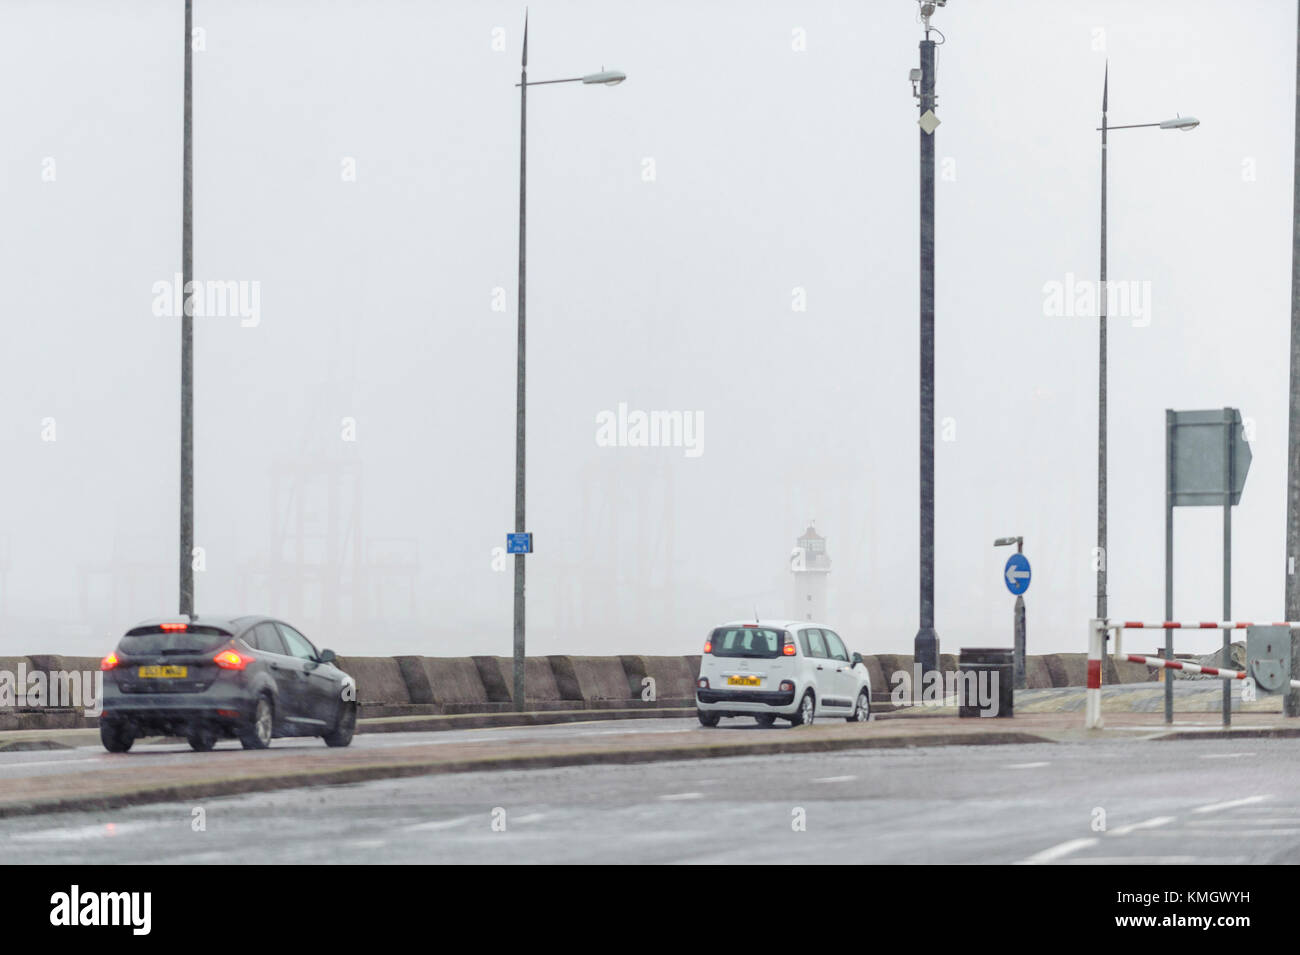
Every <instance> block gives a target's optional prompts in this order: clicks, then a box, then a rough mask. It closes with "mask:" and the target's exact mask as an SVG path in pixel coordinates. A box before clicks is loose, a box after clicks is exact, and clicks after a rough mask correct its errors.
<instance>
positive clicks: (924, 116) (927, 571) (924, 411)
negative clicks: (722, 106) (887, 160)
mask: <svg viewBox="0 0 1300 955" xmlns="http://www.w3.org/2000/svg"><path fill="white" fill-rule="evenodd" d="M946 3H947V0H921V19H922V21H923V22H924V25H925V38H924V39H923V40H921V44H920V47H921V68H920V69H919V70H913V71H912V81H913V84H914V85H913V93H914V95H915V96H916V98H917V100H918V103H919V106H920V114H921V115H920V119H919V120H918V125H919V126H920V127H921V177H920V178H921V262H920V275H921V288H920V293H921V294H920V300H921V310H920V311H921V314H920V327H921V374H920V381H921V387H920V397H921V402H920V446H921V461H920V465H921V466H920V520H919V525H920V528H919V531H920V541H919V545H920V546H919V551H920V568H919V570H920V575H919V576H920V593H919V597H920V600H919V603H920V618H921V620H920V627H919V628H918V629H917V631H916V639H915V640H914V641H913V645H912V654H913V656H912V659H913V661H914V662H915V663H916V664H917V665H919V666H920V668H921V674H922V677H923V678H924V675H925V674H927V673H929V672H932V671H933V672H935V673H937V672H938V671H939V635H938V633H936V632H935V629H934V131H935V129H937V128H938V126H939V118H938V117H937V116H936V115H935V113H934V107H935V95H934V78H935V77H934V50H935V46H936V44H935V42H934V41H933V40H931V39H930V31H931V29H932V27H931V26H930V17H931V16H933V14H934V11H935V8H936V7H942V6H944V5H945V4H946ZM917 82H919V83H920V89H919V90H918V89H917V88H916V87H915V84H916V83H917Z"/></svg>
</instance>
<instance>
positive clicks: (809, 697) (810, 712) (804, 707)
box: [790, 690, 817, 726]
mask: <svg viewBox="0 0 1300 955" xmlns="http://www.w3.org/2000/svg"><path fill="white" fill-rule="evenodd" d="M816 714H817V704H816V703H815V702H814V701H813V692H812V690H805V691H804V694H803V699H802V700H800V701H799V711H798V712H797V713H795V714H794V718H793V719H792V720H791V721H790V723H791V725H793V726H812V724H813V717H814V716H816Z"/></svg>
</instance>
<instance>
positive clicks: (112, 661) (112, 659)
mask: <svg viewBox="0 0 1300 955" xmlns="http://www.w3.org/2000/svg"><path fill="white" fill-rule="evenodd" d="M116 667H117V653H116V652H114V653H110V654H109V655H108V656H106V657H104V659H102V660H100V661H99V668H100V669H101V670H112V669H114V668H116Z"/></svg>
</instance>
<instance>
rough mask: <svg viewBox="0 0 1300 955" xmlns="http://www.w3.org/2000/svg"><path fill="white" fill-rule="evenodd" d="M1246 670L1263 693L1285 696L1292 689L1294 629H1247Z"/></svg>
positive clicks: (1270, 627) (1265, 627) (1266, 627)
mask: <svg viewBox="0 0 1300 955" xmlns="http://www.w3.org/2000/svg"><path fill="white" fill-rule="evenodd" d="M1246 664H1247V665H1246V669H1247V671H1248V672H1249V673H1250V676H1251V678H1252V679H1253V680H1254V681H1255V686H1256V688H1257V689H1258V690H1260V691H1261V692H1263V693H1285V692H1287V691H1288V690H1289V689H1290V688H1291V686H1290V683H1291V628H1290V627H1278V626H1261V627H1247V628H1246Z"/></svg>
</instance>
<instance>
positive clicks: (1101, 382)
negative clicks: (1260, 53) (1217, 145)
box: [1095, 63, 1200, 655]
mask: <svg viewBox="0 0 1300 955" xmlns="http://www.w3.org/2000/svg"><path fill="white" fill-rule="evenodd" d="M1109 99H1110V64H1109V63H1107V64H1106V73H1105V79H1104V80H1103V82H1102V91H1101V125H1100V126H1098V127H1097V129H1098V131H1099V132H1100V133H1101V287H1100V289H1099V290H1098V295H1097V298H1098V301H1099V308H1100V314H1099V318H1100V320H1099V322H1098V361H1097V553H1096V555H1095V561H1096V565H1097V619H1099V620H1105V619H1106V564H1107V562H1108V560H1109V555H1108V554H1107V553H1106V314H1107V312H1106V309H1107V301H1108V299H1109V297H1110V295H1109V289H1108V288H1107V285H1106V153H1107V144H1106V140H1107V133H1108V132H1109V131H1110V130H1112V129H1146V128H1159V129H1181V130H1183V131H1184V132H1186V131H1187V130H1191V129H1195V128H1196V127H1197V126H1199V125H1200V120H1198V119H1196V118H1195V117H1194V116H1176V117H1174V118H1173V119H1166V120H1163V121H1162V122H1159V123H1131V124H1128V125H1125V126H1111V125H1110V124H1109V122H1108V121H1107V117H1106V113H1107V109H1108V108H1109ZM1166 573H1168V568H1166ZM1172 616H1173V608H1172V607H1168V606H1166V607H1165V619H1166V620H1168V619H1170V618H1171V617H1172ZM1165 650H1166V652H1167V653H1169V654H1170V655H1172V653H1173V631H1172V630H1166V631H1165Z"/></svg>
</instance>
